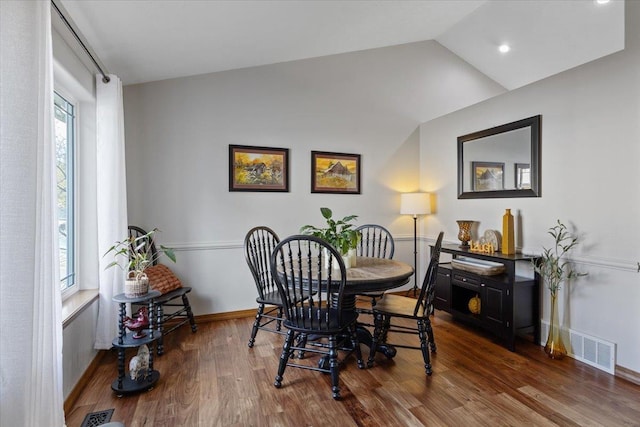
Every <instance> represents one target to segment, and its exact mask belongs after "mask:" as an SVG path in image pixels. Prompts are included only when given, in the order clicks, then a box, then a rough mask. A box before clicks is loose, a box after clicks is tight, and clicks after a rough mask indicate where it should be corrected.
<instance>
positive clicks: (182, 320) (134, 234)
mask: <svg viewBox="0 0 640 427" xmlns="http://www.w3.org/2000/svg"><path fill="white" fill-rule="evenodd" d="M147 234H148V233H147V231H145V230H144V229H142V228H140V227H138V226H135V225H130V226H129V237H130V238H133V239H136V238H139V237H143V236H145V235H147ZM143 240H144V241H146V244H144V245H142V247H140V249H139V250H141V251H143V252H146V253H148V254H150V259H152V260H153V265H157V264H158V255H157V254H158V250H157V249H156V244H155V242H154V241H153V238H149V239H143ZM189 292H191V287H190V286H182V287H179V288H177V289H174V290H171V291H169V292H167V293H164V294H162V295H160V296H159V297H157V298H154V299H153V304H154V307H155V309H156V315H157V324H158V331H159V332H160V338H158V341H157V352H158V355H162V354H163V353H164V336H165V335H168V334H169V333H171V332H173V331H175V330H176V329H178V328H179V327H180V326H182V325H184V324H186V323H187V322H189V324H190V325H191V332H196V331H197V330H198V325H196V320H195V318H194V316H193V311H192V310H191V304H190V303H189V297H188V296H187V294H188V293H189ZM167 307H168V308H169V311H168V312H167V311H166V310H165V309H166V308H167ZM174 319H175V322H174V321H173V320H174ZM167 324H168V325H167ZM167 326H168V328H167Z"/></svg>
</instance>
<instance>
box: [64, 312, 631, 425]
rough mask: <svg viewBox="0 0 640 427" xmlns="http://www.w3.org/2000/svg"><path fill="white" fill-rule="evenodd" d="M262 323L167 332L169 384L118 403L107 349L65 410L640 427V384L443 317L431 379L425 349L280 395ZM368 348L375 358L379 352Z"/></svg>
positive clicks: (231, 322)
mask: <svg viewBox="0 0 640 427" xmlns="http://www.w3.org/2000/svg"><path fill="white" fill-rule="evenodd" d="M252 321H253V319H252V318H243V319H227V320H221V321H216V322H211V323H202V324H199V325H198V332H197V333H195V334H194V333H192V332H191V331H190V329H189V328H180V329H178V330H177V331H175V332H174V333H172V334H170V335H168V336H167V337H165V343H164V344H165V354H164V355H163V356H159V357H155V358H154V365H155V366H154V367H155V369H157V370H158V371H159V372H160V380H159V381H158V383H157V384H156V386H155V387H154V389H152V390H149V391H147V392H144V393H140V394H134V395H130V396H125V397H120V398H119V397H117V396H116V395H115V394H114V393H113V392H112V391H111V382H112V381H113V380H114V379H115V378H116V365H117V358H116V354H115V352H111V351H110V352H108V353H107V354H106V355H105V356H104V357H103V358H102V360H101V361H100V363H99V365H98V366H97V369H96V371H95V375H94V377H93V378H91V380H90V381H88V382H87V386H86V388H85V389H84V390H83V391H82V392H81V393H80V395H79V397H78V398H77V400H76V402H75V404H74V405H73V406H71V409H70V410H69V411H68V413H67V414H66V420H67V425H68V426H69V427H79V426H80V424H81V422H82V420H83V419H84V417H85V415H86V414H87V413H88V412H95V411H100V410H105V409H110V408H114V409H115V411H114V414H113V417H112V420H113V421H122V422H124V423H125V425H126V426H127V427H132V426H145V427H149V426H154V427H158V426H172V427H175V426H179V427H210V426H224V427H228V426H242V427H247V426H265V427H272V426H283V427H288V426H295V427H298V426H314V427H317V426H341V427H342V426H350V427H351V426H353V427H355V426H360V427H377V426H384V427H388V426H398V427H402V426H423V425H426V426H467V425H475V426H492V427H493V426H503V425H504V426H523V425H527V426H544V427H548V426H556V425H557V426H579V425H581V426H596V425H605V426H607V427H609V426H632V425H636V426H638V425H640V423H639V422H638V420H639V419H640V386H637V385H635V384H632V383H630V382H628V381H626V380H623V379H619V378H616V377H613V376H611V375H608V374H606V373H603V372H602V371H599V370H597V369H595V368H593V367H591V366H588V365H585V364H583V363H580V362H578V361H575V360H573V359H564V360H561V361H556V360H551V359H549V358H548V357H547V356H546V354H545V353H544V352H543V351H542V349H541V347H539V346H537V345H534V344H532V343H531V342H528V341H526V340H518V341H517V343H516V347H517V352H510V351H508V350H507V349H505V348H504V347H503V346H502V345H501V343H500V342H499V341H498V340H496V339H495V338H494V337H491V336H487V335H485V334H484V333H483V332H481V331H478V330H476V329H473V328H470V327H467V326H465V325H463V324H459V323H456V322H453V321H452V320H451V318H450V316H448V315H447V314H444V313H440V312H436V316H435V317H434V318H433V325H434V326H433V327H434V332H435V337H436V343H437V346H438V352H437V353H436V354H434V355H432V365H433V375H432V376H430V377H427V376H426V375H425V372H424V366H423V361H422V355H421V352H420V351H416V350H409V349H402V348H398V354H397V355H396V357H395V358H393V359H387V358H386V357H385V356H384V355H382V354H378V355H376V358H375V361H376V363H375V365H374V367H373V368H371V369H364V370H361V369H358V367H357V365H356V362H355V358H354V357H353V356H351V357H348V358H347V359H346V360H344V361H343V363H342V365H341V372H340V386H341V389H342V397H343V399H342V400H341V401H334V400H333V399H332V398H331V386H330V378H329V376H328V375H325V374H322V373H319V372H314V371H307V370H302V369H296V368H292V367H288V368H287V369H286V371H285V375H284V380H283V383H282V387H281V388H280V389H277V388H275V387H274V385H273V383H274V379H275V375H276V372H277V369H278V363H279V357H280V352H281V350H282V342H283V339H284V338H283V336H282V335H277V334H273V333H268V332H265V331H260V332H259V333H258V336H257V339H256V342H255V345H254V347H253V348H249V347H248V346H247V342H248V339H249V335H250V333H251V323H252ZM396 338H397V340H398V341H399V342H401V343H409V344H412V343H415V342H416V340H417V339H416V338H415V337H413V336H399V337H396ZM362 350H363V356H364V358H365V359H366V358H367V357H368V348H366V347H363V348H362ZM133 353H134V352H133V351H131V352H127V355H126V359H127V360H126V362H127V364H128V361H129V359H130V358H131V357H132V356H133ZM344 356H345V355H344V354H343V353H342V352H341V357H344ZM296 361H298V360H296ZM302 363H305V364H309V365H312V366H313V365H315V364H317V356H315V355H312V354H311V353H310V352H307V355H306V357H305V359H304V360H303V361H302Z"/></svg>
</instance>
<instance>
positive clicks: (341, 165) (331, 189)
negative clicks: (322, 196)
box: [311, 151, 361, 194]
mask: <svg viewBox="0 0 640 427" xmlns="http://www.w3.org/2000/svg"><path fill="white" fill-rule="evenodd" d="M360 168H361V165H360V154H347V153H329V152H325V151H312V152H311V192H312V193H335V194H360Z"/></svg>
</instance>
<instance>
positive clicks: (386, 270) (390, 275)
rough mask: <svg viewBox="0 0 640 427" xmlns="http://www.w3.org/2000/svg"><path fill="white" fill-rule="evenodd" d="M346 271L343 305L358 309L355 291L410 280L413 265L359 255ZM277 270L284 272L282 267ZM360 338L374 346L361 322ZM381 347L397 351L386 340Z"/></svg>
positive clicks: (389, 353)
mask: <svg viewBox="0 0 640 427" xmlns="http://www.w3.org/2000/svg"><path fill="white" fill-rule="evenodd" d="M314 268H315V266H314ZM346 273H347V278H346V282H345V290H344V295H343V300H342V309H343V310H350V311H355V309H356V295H359V294H366V293H377V292H384V291H386V290H389V289H394V288H398V287H400V286H402V285H405V284H407V283H409V279H410V278H411V276H412V275H413V273H414V269H413V267H412V266H410V265H409V264H407V263H405V262H402V261H397V260H394V259H386V258H371V257H356V265H355V266H352V267H350V268H348V269H347V270H346ZM278 274H281V269H280V267H278ZM333 275H334V276H333V280H332V282H333V281H334V280H335V281H340V280H341V276H340V270H337V269H334V270H333ZM311 276H312V277H313V276H315V274H312V275H311ZM358 340H359V342H360V344H364V345H366V346H368V347H369V348H371V343H372V340H373V337H372V335H371V332H370V331H369V330H368V329H367V328H366V327H365V326H364V325H362V324H359V325H358ZM378 351H379V352H381V353H383V354H385V356H387V357H389V358H391V357H394V356H395V355H396V349H395V348H393V347H392V346H390V345H386V344H383V345H380V346H379V347H378ZM321 363H322V362H321Z"/></svg>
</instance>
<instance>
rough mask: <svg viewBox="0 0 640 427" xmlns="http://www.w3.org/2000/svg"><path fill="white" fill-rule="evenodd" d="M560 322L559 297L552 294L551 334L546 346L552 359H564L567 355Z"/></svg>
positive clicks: (546, 351)
mask: <svg viewBox="0 0 640 427" xmlns="http://www.w3.org/2000/svg"><path fill="white" fill-rule="evenodd" d="M560 333H561V331H560V322H558V297H557V295H551V317H550V318H549V336H548V337H547V343H546V344H545V346H544V352H545V353H547V355H548V356H549V357H550V358H552V359H562V358H564V357H565V356H566V355H567V349H566V348H565V347H564V343H563V342H562V336H561V335H560Z"/></svg>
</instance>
